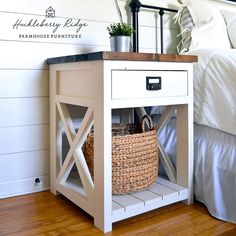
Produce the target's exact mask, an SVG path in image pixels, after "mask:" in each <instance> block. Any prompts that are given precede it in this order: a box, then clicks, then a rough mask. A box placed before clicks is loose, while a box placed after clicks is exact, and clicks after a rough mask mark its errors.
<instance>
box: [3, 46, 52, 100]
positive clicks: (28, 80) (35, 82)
mask: <svg viewBox="0 0 236 236" xmlns="http://www.w3.org/2000/svg"><path fill="white" fill-rule="evenodd" d="M2 44H5V46H6V47H7V48H8V47H10V46H11V44H10V43H9V46H7V43H4V42H1V44H0V48H1V45H2ZM18 46H20V45H18ZM18 50H20V49H18ZM5 58H6V57H5ZM6 60H8V59H6ZM9 60H10V58H9ZM22 60H24V59H22ZM0 61H1V59H0ZM11 61H12V64H10V61H9V65H8V66H10V67H11V66H13V65H14V61H16V59H15V58H13V59H11ZM18 61H19V60H18ZM19 63H20V62H19ZM29 64H30V63H29ZM4 66H7V65H6V64H5V61H4V62H3V63H0V67H4ZM27 66H28V65H27ZM0 84H1V86H0V98H20V97H23V98H27V97H31V98H32V97H48V96H49V86H48V84H49V71H48V70H22V69H21V70H7V69H2V70H1V69H0Z"/></svg>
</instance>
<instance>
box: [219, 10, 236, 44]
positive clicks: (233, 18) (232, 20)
mask: <svg viewBox="0 0 236 236" xmlns="http://www.w3.org/2000/svg"><path fill="white" fill-rule="evenodd" d="M221 12H222V15H223V16H224V18H225V22H226V25H227V31H228V35H229V39H230V42H231V45H232V47H233V48H236V12H231V11H226V10H222V11H221Z"/></svg>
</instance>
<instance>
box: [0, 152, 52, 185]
mask: <svg viewBox="0 0 236 236" xmlns="http://www.w3.org/2000/svg"><path fill="white" fill-rule="evenodd" d="M49 158H50V156H49V150H40V151H31V152H20V153H13V154H6V155H0V167H1V171H0V182H1V183H3V182H8V181H14V180H16V179H18V180H19V179H24V178H29V177H31V176H41V175H49Z"/></svg>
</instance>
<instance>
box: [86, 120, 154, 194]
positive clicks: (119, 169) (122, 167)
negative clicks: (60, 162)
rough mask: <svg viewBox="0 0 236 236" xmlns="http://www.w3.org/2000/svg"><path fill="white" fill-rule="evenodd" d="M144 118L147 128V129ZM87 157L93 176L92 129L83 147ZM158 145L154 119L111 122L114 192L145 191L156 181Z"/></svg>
mask: <svg viewBox="0 0 236 236" xmlns="http://www.w3.org/2000/svg"><path fill="white" fill-rule="evenodd" d="M145 120H146V121H147V124H148V128H149V130H148V131H145V130H144V126H145ZM83 151H84V156H85V159H86V162H87V164H88V168H89V171H90V173H91V176H92V177H93V168H94V164H93V156H94V154H93V152H94V135H93V132H91V133H90V134H89V135H88V137H87V140H86V142H85V144H84V146H83ZM157 167H158V144H157V137H156V130H155V129H154V128H153V124H152V121H151V118H150V117H149V116H144V118H143V119H142V123H141V124H122V123H121V124H113V125H112V193H113V194H126V193H130V192H135V191H138V190H143V189H145V188H148V187H150V186H151V185H152V184H153V183H155V182H156V179H157V174H158V168H157Z"/></svg>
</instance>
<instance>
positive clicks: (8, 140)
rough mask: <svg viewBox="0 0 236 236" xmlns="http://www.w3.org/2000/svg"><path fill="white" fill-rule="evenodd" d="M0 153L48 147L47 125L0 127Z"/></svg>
mask: <svg viewBox="0 0 236 236" xmlns="http://www.w3.org/2000/svg"><path fill="white" fill-rule="evenodd" d="M0 143H1V149H0V154H10V153H17V152H26V151H33V150H35V151H36V150H44V149H49V125H33V126H19V127H7V128H0Z"/></svg>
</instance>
